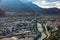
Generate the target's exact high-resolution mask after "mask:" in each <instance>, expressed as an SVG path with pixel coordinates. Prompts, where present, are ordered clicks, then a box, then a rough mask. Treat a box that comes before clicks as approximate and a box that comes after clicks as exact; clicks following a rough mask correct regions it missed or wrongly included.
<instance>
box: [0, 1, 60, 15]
mask: <svg viewBox="0 0 60 40" xmlns="http://www.w3.org/2000/svg"><path fill="white" fill-rule="evenodd" d="M0 8H3V9H4V10H5V11H9V12H17V13H18V12H19V13H21V12H22V13H23V14H25V13H26V12H27V13H28V12H33V13H34V12H37V13H39V14H40V15H60V9H58V8H48V9H46V8H40V7H38V6H37V5H35V4H33V3H31V2H29V3H23V2H21V1H19V0H3V1H2V0H1V2H0Z"/></svg>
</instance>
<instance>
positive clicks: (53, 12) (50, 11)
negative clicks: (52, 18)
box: [42, 8, 60, 15]
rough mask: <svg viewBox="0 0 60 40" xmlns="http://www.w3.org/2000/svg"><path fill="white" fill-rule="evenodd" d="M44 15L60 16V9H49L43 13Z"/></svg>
mask: <svg viewBox="0 0 60 40" xmlns="http://www.w3.org/2000/svg"><path fill="white" fill-rule="evenodd" d="M42 14H43V15H60V9H58V8H48V9H45V10H43V11H42Z"/></svg>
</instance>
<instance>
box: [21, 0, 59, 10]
mask: <svg viewBox="0 0 60 40" xmlns="http://www.w3.org/2000/svg"><path fill="white" fill-rule="evenodd" d="M20 1H22V2H32V3H33V4H35V5H37V6H39V7H42V8H54V7H57V8H59V9H60V0H20Z"/></svg>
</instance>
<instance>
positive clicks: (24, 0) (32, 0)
mask: <svg viewBox="0 0 60 40" xmlns="http://www.w3.org/2000/svg"><path fill="white" fill-rule="evenodd" d="M20 1H22V2H34V1H36V0H20Z"/></svg>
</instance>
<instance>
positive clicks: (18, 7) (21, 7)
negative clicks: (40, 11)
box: [0, 0, 34, 12]
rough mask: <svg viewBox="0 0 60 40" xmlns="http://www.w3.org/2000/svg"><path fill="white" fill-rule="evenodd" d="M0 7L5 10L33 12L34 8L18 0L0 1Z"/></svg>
mask: <svg viewBox="0 0 60 40" xmlns="http://www.w3.org/2000/svg"><path fill="white" fill-rule="evenodd" d="M0 8H4V10H5V11H13V12H33V11H34V10H33V9H32V8H30V7H29V6H27V5H26V4H25V3H23V2H21V1H19V0H3V1H1V2H0Z"/></svg>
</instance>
